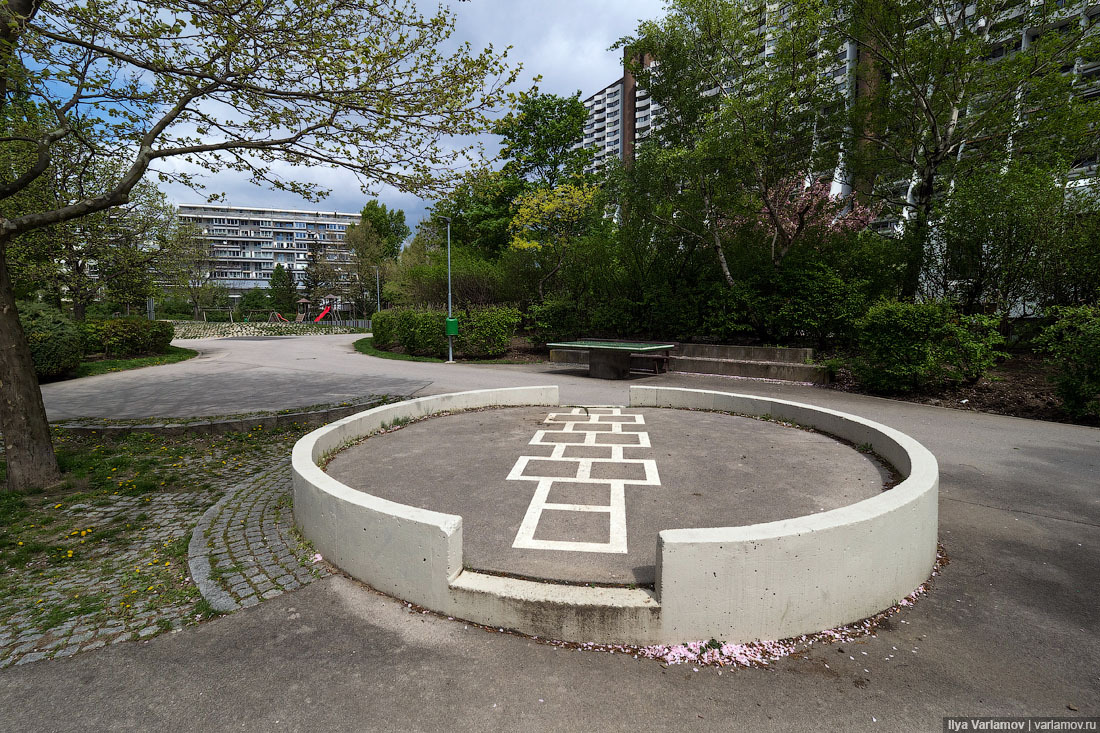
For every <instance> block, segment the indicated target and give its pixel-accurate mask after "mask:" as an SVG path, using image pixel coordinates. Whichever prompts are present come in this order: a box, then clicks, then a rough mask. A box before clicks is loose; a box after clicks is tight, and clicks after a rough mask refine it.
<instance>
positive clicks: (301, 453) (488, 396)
mask: <svg viewBox="0 0 1100 733" xmlns="http://www.w3.org/2000/svg"><path fill="white" fill-rule="evenodd" d="M630 402H631V406H634V407H644V406H649V407H679V408H688V409H705V410H719V411H727V412H736V413H741V414H749V415H758V416H763V415H770V416H772V417H775V418H778V419H782V420H789V421H793V422H797V423H801V424H806V425H810V426H813V427H816V428H819V429H820V430H822V431H824V432H826V433H830V434H833V435H836V436H838V437H841V438H844V439H847V440H849V441H851V442H852V443H854V444H856V445H861V444H865V443H866V444H869V445H870V446H871V447H872V448H873V449H874V451H875V452H876V453H878V455H880V456H881V457H883V458H885V459H886V460H887V461H888V462H890V463H891V464H893V465H894V467H895V468H897V469H898V470H899V471H900V472H901V473H902V474H903V475H905V476H906V478H905V480H903V481H902V482H901V483H900V484H899V485H898V486H896V487H894V488H893V489H891V490H889V491H885V492H883V493H881V494H878V495H876V496H873V497H871V498H870V499H865V500H863V501H860V502H857V503H855V504H852V505H850V506H847V507H842V508H840V509H835V510H832V511H829V512H821V513H818V514H813V515H808V516H804V517H797V518H794V519H789V520H783V521H779V522H769V523H765V524H755V525H749V526H745V527H723V528H710V529H670V530H664V531H662V532H660V533H659V537H658V542H657V583H656V592H655V593H654V592H650V591H646V590H643V589H626V588H591V587H579V586H567V585H558V584H552V583H543V582H538V581H534V580H523V579H516V578H508V577H501V576H495V575H489V574H486V573H478V572H475V571H471V570H464V568H463V562H462V517H459V516H457V515H453V514H443V513H440V512H434V511H430V510H425V509H418V508H414V507H410V506H406V505H403V504H398V503H396V502H392V501H388V500H385V499H382V498H380V497H377V496H373V495H371V494H368V493H366V492H363V491H357V490H355V489H352V488H350V487H348V486H346V485H344V484H343V483H341V482H339V481H337V480H336V479H334V478H332V477H331V476H329V475H328V474H326V473H325V472H324V471H323V470H322V469H321V468H320V467H319V466H318V465H317V464H318V462H319V461H321V460H322V459H324V458H325V457H326V456H328V455H331V454H332V453H334V452H336V451H339V450H340V449H342V448H343V447H345V446H347V445H348V444H350V443H353V442H354V441H356V440H358V439H360V438H362V437H363V436H366V435H369V434H370V433H372V432H374V431H376V430H379V429H380V428H382V427H384V426H386V425H392V424H394V422H396V421H399V420H402V419H411V418H416V417H422V416H425V415H430V414H434V413H438V412H442V411H458V410H468V409H476V408H479V407H489V406H518V405H532V404H537V405H554V406H556V405H557V404H558V390H557V387H524V388H513V389H496V390H476V391H472V392H458V393H453V394H444V395H433V396H429V397H421V398H418V399H414V400H408V401H405V402H398V403H392V404H388V405H382V406H380V407H376V408H374V409H371V410H367V411H365V412H362V413H359V414H357V415H353V416H351V417H347V418H344V419H343V420H340V421H338V422H335V423H333V424H331V425H327V426H325V427H322V428H319V429H317V430H315V431H313V432H312V433H310V434H309V435H307V436H305V437H304V438H302V439H301V440H299V441H298V443H297V444H296V445H295V446H294V452H293V458H292V461H291V464H292V470H293V475H294V517H295V522H296V523H297V524H298V526H299V528H300V529H301V531H302V533H303V534H304V535H305V536H306V537H307V538H309V539H310V540H311V541H312V542H313V543H314V545H315V546H316V547H317V549H318V550H319V551H320V552H321V553H322V554H323V555H324V556H325V558H326V559H327V560H329V561H330V562H332V563H333V564H335V565H336V566H338V567H340V568H341V569H342V570H344V571H345V572H347V573H348V574H349V575H351V576H352V577H354V578H356V579H358V580H361V581H363V582H365V583H368V584H369V585H371V586H373V587H374V588H376V589H378V590H380V591H382V592H384V593H387V594H390V595H394V596H396V597H398V598H401V599H403V600H406V601H410V602H412V603H416V604H418V605H421V606H425V607H427V608H430V609H432V610H434V611H437V612H440V613H443V614H446V615H448V616H453V617H457V618H463V619H467V620H470V621H474V622H477V623H482V624H486V625H488V626H498V627H506V628H509V629H516V630H518V631H521V632H523V633H528V634H534V635H537V636H542V637H552V638H557V639H567V640H572V641H594V642H602V643H616V642H618V643H634V644H652V643H677V642H682V641H684V640H696V639H712V638H713V639H721V640H723V641H727V642H749V641H756V640H762V639H763V640H769V639H782V638H789V637H792V636H797V635H799V634H806V633H813V632H817V631H821V630H824V629H830V628H834V627H838V626H842V625H844V624H847V623H851V622H854V621H859V620H861V619H863V618H867V617H869V616H872V615H874V614H875V613H877V612H879V611H881V610H883V609H885V608H889V607H890V606H892V605H893V604H894V603H896V602H897V601H898V600H900V599H902V598H904V597H905V596H907V595H909V594H910V593H911V592H912V591H913V590H914V589H915V588H917V587H918V586H920V585H921V583H923V582H924V581H925V580H926V579H927V578H928V575H929V573H930V572H931V571H932V568H933V566H934V564H935V561H936V539H937V528H938V503H937V498H938V487H939V468H938V465H937V463H936V459H935V457H934V456H933V455H932V454H931V453H930V452H929V451H928V450H927V449H926V448H924V447H923V446H922V445H920V444H919V443H918V442H917V441H915V440H913V439H912V438H910V437H909V436H907V435H904V434H903V433H900V432H898V431H896V430H893V429H892V428H889V427H886V426H885V425H880V424H878V423H875V422H872V421H870V420H866V419H864V418H861V417H857V416H855V415H850V414H847V413H842V412H838V411H835V410H829V409H826V408H818V407H814V406H812V405H807V404H803V403H797V402H789V401H786V400H777V399H771V398H765V397H754V396H751V395H740V394H733V393H728V392H711V391H706V390H692V389H678V388H659V387H637V386H635V387H631V389H630Z"/></svg>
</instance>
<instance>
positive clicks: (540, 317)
mask: <svg viewBox="0 0 1100 733" xmlns="http://www.w3.org/2000/svg"><path fill="white" fill-rule="evenodd" d="M527 318H528V320H529V321H530V323H531V336H532V339H533V340H534V341H535V343H537V344H539V345H540V346H541V345H545V344H548V343H553V342H554V341H572V340H574V339H577V338H580V337H581V336H582V335H583V334H582V332H583V331H584V330H585V329H586V328H587V323H586V318H585V316H584V314H583V313H582V312H581V310H580V308H579V307H578V305H577V301H576V300H573V299H570V298H553V299H551V298H548V299H547V300H544V301H543V302H542V303H538V304H536V305H532V306H531V307H529V308H528V309H527Z"/></svg>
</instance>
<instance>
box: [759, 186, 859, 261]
mask: <svg viewBox="0 0 1100 733" xmlns="http://www.w3.org/2000/svg"><path fill="white" fill-rule="evenodd" d="M830 185H831V184H830V183H829V182H828V181H825V180H820V179H819V180H814V181H813V182H811V183H810V184H809V185H806V183H805V181H804V179H798V178H793V177H790V178H785V179H782V180H780V181H779V182H778V183H777V184H776V185H775V186H773V187H770V188H765V189H764V190H763V191H762V192H761V193H762V197H761V198H762V201H763V204H762V206H761V208H760V215H759V216H760V218H759V222H758V223H759V225H760V226H761V228H762V229H763V230H764V231H765V232H766V233H768V234H769V235H770V237H771V257H772V262H773V263H774V264H775V265H776V266H778V265H779V264H780V263H781V262H782V261H783V258H785V257H786V256H787V255H788V254H789V253H790V251H791V250H792V249H794V248H795V247H797V246H799V245H800V244H802V243H803V242H805V241H807V240H812V239H815V238H820V237H822V236H828V235H830V234H844V233H849V232H858V231H862V230H863V229H865V228H866V227H867V225H868V224H870V223H871V221H872V220H873V219H874V218H875V212H874V210H873V209H872V208H870V207H869V206H866V205H864V204H862V203H860V202H859V201H858V200H856V198H855V197H854V196H845V197H842V196H838V195H832V194H831V193H830Z"/></svg>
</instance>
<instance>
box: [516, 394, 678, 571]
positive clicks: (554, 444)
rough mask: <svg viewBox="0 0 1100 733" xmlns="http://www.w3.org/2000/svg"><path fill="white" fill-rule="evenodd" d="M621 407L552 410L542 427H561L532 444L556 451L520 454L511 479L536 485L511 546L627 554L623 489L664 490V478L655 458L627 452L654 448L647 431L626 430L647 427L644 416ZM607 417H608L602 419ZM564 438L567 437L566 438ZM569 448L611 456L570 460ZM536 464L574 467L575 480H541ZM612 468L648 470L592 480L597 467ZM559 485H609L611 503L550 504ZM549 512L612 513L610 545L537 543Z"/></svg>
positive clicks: (540, 434) (545, 432)
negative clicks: (625, 438) (627, 439)
mask: <svg viewBox="0 0 1100 733" xmlns="http://www.w3.org/2000/svg"><path fill="white" fill-rule="evenodd" d="M622 410H623V408H621V407H610V408H605V409H600V410H599V411H596V410H592V409H591V408H590V409H587V410H586V409H585V408H583V407H575V408H573V409H572V410H571V411H570V412H568V413H563V412H551V413H550V414H549V415H547V417H546V419H545V420H544V421H543V423H544V424H551V425H555V426H560V427H559V428H558V429H555V430H547V429H543V430H537V431H535V435H534V437H533V438H531V441H530V443H529V445H539V446H548V447H551V448H552V450H551V452H550V455H549V456H520V457H519V458H518V459H517V460H516V463H515V465H514V466H512V470H511V472H509V474H508V480H509V481H537V482H538V484H537V486H536V488H535V493H534V496H533V497H532V498H531V503H530V504H529V505H528V507H527V513H526V514H525V515H524V517H523V521H522V522H521V523H520V527H519V530H518V531H517V532H516V538H515V541H514V542H513V543H512V547H514V548H516V549H531V550H557V551H571V552H604V553H625V552H626V551H627V538H626V491H625V487H626V486H627V485H628V484H629V485H631V486H660V485H661V478H660V475H659V473H658V471H657V462H656V461H655V460H653V459H652V458H626V457H625V451H626V449H627V448H630V449H634V448H650V447H652V446H651V444H650V441H649V433H648V432H644V431H641V430H629V431H627V430H624V429H623V426H624V425H629V426H631V427H633V426H636V425H645V416H643V415H641V414H635V413H628V414H623V411H622ZM604 418H606V419H604ZM601 435H614V436H620V435H635V436H637V438H635V440H636V441H637V442H636V443H621V442H618V441H619V438H617V437H616V442H614V443H611V442H601V441H600V440H599V437H600V436H601ZM563 438H564V439H563ZM570 447H577V448H581V447H588V448H592V447H599V448H608V449H610V452H611V457H610V458H593V457H589V456H585V457H575V458H574V457H569V456H566V455H565V452H566V449H568V448H570ZM532 461H552V462H557V463H570V464H572V465H575V466H576V470H575V471H574V475H573V476H553V477H551V476H540V475H537V474H532V475H528V474H527V470H528V468H532V469H533V470H537V464H536V466H534V467H532V466H531V462H532ZM602 464H612V465H618V466H622V465H624V464H640V465H641V466H642V470H643V471H644V472H645V478H644V479H622V478H615V479H594V478H592V470H593V468H595V467H596V466H598V465H602ZM555 482H558V483H563V484H567V483H585V484H606V485H607V486H608V488H609V496H610V499H609V500H610V504H609V505H607V506H600V505H592V504H559V503H548V502H547V501H546V499H547V497H548V496H549V493H550V488H551V487H552V486H553V485H554V483H555ZM545 511H559V512H562V511H568V512H585V513H606V514H607V515H608V541H607V542H606V543H603V542H570V541H565V540H537V539H535V532H536V530H537V529H538V526H539V522H540V521H541V520H542V516H543V512H545Z"/></svg>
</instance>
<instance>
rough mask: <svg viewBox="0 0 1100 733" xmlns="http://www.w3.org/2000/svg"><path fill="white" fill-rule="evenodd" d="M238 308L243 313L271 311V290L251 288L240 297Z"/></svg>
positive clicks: (268, 288)
mask: <svg viewBox="0 0 1100 733" xmlns="http://www.w3.org/2000/svg"><path fill="white" fill-rule="evenodd" d="M238 307H239V308H240V310H241V311H243V312H244V313H248V311H266V310H271V288H270V287H266V288H252V289H251V290H246V291H245V292H244V294H243V295H242V296H241V300H240V303H238Z"/></svg>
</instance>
